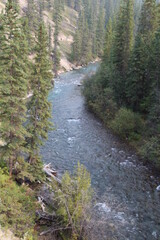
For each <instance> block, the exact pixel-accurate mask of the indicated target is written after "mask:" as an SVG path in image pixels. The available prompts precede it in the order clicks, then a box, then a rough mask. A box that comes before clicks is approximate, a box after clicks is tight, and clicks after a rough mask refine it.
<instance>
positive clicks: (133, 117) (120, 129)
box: [110, 108, 144, 140]
mask: <svg viewBox="0 0 160 240" xmlns="http://www.w3.org/2000/svg"><path fill="white" fill-rule="evenodd" d="M110 126H111V128H112V129H113V131H114V132H115V133H117V134H118V135H119V136H120V137H122V138H128V139H129V140H139V138H140V134H141V132H142V130H143V128H144V124H143V121H142V119H141V117H140V115H139V114H137V113H134V112H132V111H131V110H129V109H126V108H120V109H119V111H118V112H117V113H116V116H115V119H114V120H113V121H112V122H111V124H110Z"/></svg>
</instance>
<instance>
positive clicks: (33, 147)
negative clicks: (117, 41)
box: [27, 23, 53, 177]
mask: <svg viewBox="0 0 160 240" xmlns="http://www.w3.org/2000/svg"><path fill="white" fill-rule="evenodd" d="M51 66H52V65H51V62H50V56H49V52H48V37H47V32H46V29H45V27H44V24H43V23H41V24H40V26H39V30H38V40H37V45H36V57H35V67H34V73H33V79H32V91H33V96H32V99H31V101H30V104H29V112H30V117H29V120H28V126H27V131H28V132H29V133H30V135H31V137H30V138H29V139H28V151H29V163H30V164H31V171H32V172H33V175H34V176H35V175H36V176H35V177H37V176H39V175H40V174H39V173H41V167H42V164H41V160H40V156H39V148H40V146H41V145H42V144H43V140H44V139H47V133H48V130H50V129H51V123H50V120H49V118H50V117H51V105H50V103H49V102H48V99H47V98H48V93H49V89H50V88H51V80H52V78H53V76H52V67H51Z"/></svg>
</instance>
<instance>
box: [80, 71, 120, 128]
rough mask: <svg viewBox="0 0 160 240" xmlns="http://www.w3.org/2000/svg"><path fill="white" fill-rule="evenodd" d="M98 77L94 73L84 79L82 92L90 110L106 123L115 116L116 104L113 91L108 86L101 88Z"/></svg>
mask: <svg viewBox="0 0 160 240" xmlns="http://www.w3.org/2000/svg"><path fill="white" fill-rule="evenodd" d="M98 79H99V78H97V76H96V75H95V76H94V78H93V77H91V78H90V79H87V80H85V82H84V89H83V94H84V96H85V98H86V101H87V104H88V107H89V108H90V109H91V111H93V112H94V113H95V114H96V115H97V116H98V117H99V118H100V119H102V120H103V121H104V122H105V123H106V124H108V123H109V122H110V120H112V119H113V118H114V116H115V113H116V111H117V104H116V103H115V101H114V99H113V91H112V90H111V89H110V88H105V89H104V90H103V88H102V86H101V85H100V81H99V80H98ZM97 81H98V82H99V85H98V83H97Z"/></svg>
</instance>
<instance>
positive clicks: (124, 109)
mask: <svg viewBox="0 0 160 240" xmlns="http://www.w3.org/2000/svg"><path fill="white" fill-rule="evenodd" d="M159 49H160V4H159V3H157V2H156V1H155V0H144V1H143V5H142V7H141V10H140V14H139V16H138V20H137V12H136V11H135V5H134V1H133V0H129V1H126V0H124V1H122V3H121V5H120V9H119V11H118V14H117V16H116V17H115V18H114V19H110V20H109V22H108V24H107V32H106V37H105V44H104V54H103V57H102V63H101V66H100V69H99V71H98V73H97V74H96V75H95V76H94V77H91V78H90V79H89V80H88V81H85V85H84V95H85V97H86V100H87V103H88V106H89V108H90V109H91V110H92V111H93V112H95V113H96V114H97V115H98V116H99V117H100V118H101V119H102V120H103V121H104V123H105V124H106V125H107V126H109V127H110V128H111V129H112V130H113V131H114V132H115V133H117V134H118V135H119V136H120V137H121V138H123V139H125V140H126V141H127V142H130V143H131V145H133V146H134V147H136V148H137V150H138V153H139V154H140V155H141V156H142V158H143V160H149V161H150V162H151V163H153V165H154V166H156V167H157V168H159V167H160V72H159V69H160V61H159V59H160V52H159Z"/></svg>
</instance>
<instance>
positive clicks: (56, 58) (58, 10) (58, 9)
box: [53, 0, 63, 76]
mask: <svg viewBox="0 0 160 240" xmlns="http://www.w3.org/2000/svg"><path fill="white" fill-rule="evenodd" d="M62 10H63V4H62V2H61V1H58V0H55V2H54V15H53V20H54V23H55V31H54V49H53V63H54V67H53V70H54V73H55V76H57V75H58V69H59V67H60V51H59V41H58V36H59V32H60V24H61V20H62Z"/></svg>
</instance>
